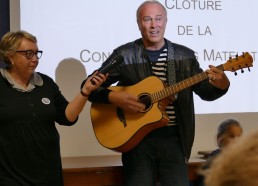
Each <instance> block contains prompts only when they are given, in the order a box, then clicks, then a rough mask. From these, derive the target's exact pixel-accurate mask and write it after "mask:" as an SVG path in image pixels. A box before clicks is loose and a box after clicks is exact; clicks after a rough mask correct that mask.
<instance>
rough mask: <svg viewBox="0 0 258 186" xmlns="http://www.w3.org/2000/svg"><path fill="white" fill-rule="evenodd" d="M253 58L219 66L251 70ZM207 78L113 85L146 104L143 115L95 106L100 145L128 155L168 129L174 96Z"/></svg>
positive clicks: (94, 120) (245, 55)
mask: <svg viewBox="0 0 258 186" xmlns="http://www.w3.org/2000/svg"><path fill="white" fill-rule="evenodd" d="M252 63H253V58H252V56H251V55H250V54H249V53H248V52H246V53H243V55H241V56H237V57H236V58H231V59H229V60H228V61H227V62H226V63H225V64H222V65H219V66H217V68H219V69H221V70H223V71H231V72H235V71H237V70H239V69H241V70H243V68H248V70H249V71H250V69H249V67H252V66H253V65H252ZM235 73H236V72H235ZM207 78H208V75H207V73H206V72H202V73H199V74H197V75H195V76H193V77H191V78H188V79H185V80H183V81H181V82H179V83H176V84H174V85H171V86H168V85H166V84H165V83H164V82H162V81H161V80H160V79H159V78H158V77H156V76H150V77H147V78H146V79H144V80H142V81H140V82H139V83H137V84H135V85H133V86H111V87H109V89H111V90H113V91H125V92H127V93H130V94H132V95H135V96H137V97H138V98H139V101H140V102H142V103H144V104H145V105H146V109H145V110H144V111H143V112H139V113H137V114H135V113H130V112H127V111H124V110H122V109H121V108H119V107H116V106H115V105H113V104H100V103H92V105H91V109H90V114H91V120H92V125H93V130H94V133H95V135H96V138H97V140H98V142H99V143H100V144H101V145H102V146H104V147H106V148H108V149H111V150H114V151H118V152H127V151H129V150H131V149H132V148H134V147H135V146H136V145H137V144H138V143H139V142H140V141H141V140H142V139H143V138H144V137H145V136H146V135H147V134H148V133H149V132H151V131H152V130H154V129H156V128H159V127H163V126H166V125H167V124H168V121H169V119H168V116H167V114H166V112H165V108H166V106H167V105H168V104H169V102H170V99H169V97H171V96H172V95H174V94H176V93H178V92H179V91H181V90H183V89H185V88H188V87H190V86H192V85H195V84H197V83H199V82H201V81H203V80H205V79H207Z"/></svg>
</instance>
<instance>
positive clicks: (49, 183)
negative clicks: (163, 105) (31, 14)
mask: <svg viewBox="0 0 258 186" xmlns="http://www.w3.org/2000/svg"><path fill="white" fill-rule="evenodd" d="M42 53H43V52H42V51H41V50H39V49H38V46H37V39H36V37H35V36H33V35H31V34H30V33H28V32H25V31H18V32H8V33H7V34H5V35H4V36H3V38H2V40H1V41H0V60H1V61H3V62H4V63H5V66H4V67H3V68H1V69H0V185H1V186H18V185H19V186H25V185H26V186H28V185H41V186H62V185H63V178H62V167H61V156H60V144H59V134H58V131H57V129H56V127H55V122H56V123H58V124H60V125H67V126H70V125H73V124H75V123H76V121H77V119H78V115H79V113H80V112H81V111H82V109H83V107H84V105H85V103H86V101H87V100H88V96H89V94H90V93H91V91H92V90H95V89H96V88H98V87H99V86H100V84H102V83H103V82H104V81H105V80H106V78H107V76H104V75H103V74H99V75H98V76H96V73H97V72H96V73H94V74H93V76H94V78H89V79H90V80H88V81H86V82H85V84H84V85H83V86H82V89H81V92H79V93H78V95H77V96H76V97H75V98H74V99H73V100H72V101H71V102H70V103H69V102H68V101H67V100H66V99H65V98H64V96H63V95H62V94H61V92H60V90H59V88H58V86H57V84H56V83H55V82H54V81H53V80H52V79H51V78H50V77H48V76H47V75H45V74H42V73H39V72H36V71H35V69H36V68H37V66H38V63H39V58H40V57H41V55H42ZM92 81H93V82H94V83H92Z"/></svg>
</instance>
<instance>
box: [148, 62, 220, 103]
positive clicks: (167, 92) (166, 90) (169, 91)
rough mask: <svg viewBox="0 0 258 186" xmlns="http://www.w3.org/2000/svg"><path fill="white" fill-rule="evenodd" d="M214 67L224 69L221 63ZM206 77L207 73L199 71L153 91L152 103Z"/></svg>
mask: <svg viewBox="0 0 258 186" xmlns="http://www.w3.org/2000/svg"><path fill="white" fill-rule="evenodd" d="M216 68H218V69H220V70H223V71H224V69H223V65H219V66H217V67H216ZM207 78H208V75H207V73H206V72H201V73H199V74H196V75H195V76H193V77H190V78H188V79H185V80H183V81H181V82H179V83H176V84H174V85H171V86H168V87H166V88H164V89H163V90H160V91H158V92H155V93H153V94H152V95H151V100H152V103H155V102H157V101H160V100H162V99H164V98H166V97H168V96H171V95H174V94H176V93H178V92H180V91H181V90H184V89H186V88H188V87H191V86H192V85H195V84H197V83H199V82H201V81H203V80H205V79H207Z"/></svg>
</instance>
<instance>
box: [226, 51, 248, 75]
mask: <svg viewBox="0 0 258 186" xmlns="http://www.w3.org/2000/svg"><path fill="white" fill-rule="evenodd" d="M252 66H253V57H252V56H251V55H250V54H249V53H248V52H244V53H243V55H241V56H237V57H236V58H231V59H229V60H227V62H226V63H225V64H223V69H224V71H231V72H235V71H237V70H239V69H241V70H242V69H243V68H248V70H249V71H250V69H249V67H252Z"/></svg>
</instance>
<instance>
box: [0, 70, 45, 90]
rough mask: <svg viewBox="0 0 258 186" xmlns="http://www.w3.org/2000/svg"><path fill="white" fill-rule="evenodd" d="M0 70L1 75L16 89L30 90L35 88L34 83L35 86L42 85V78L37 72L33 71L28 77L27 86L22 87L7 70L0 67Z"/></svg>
mask: <svg viewBox="0 0 258 186" xmlns="http://www.w3.org/2000/svg"><path fill="white" fill-rule="evenodd" d="M0 72H1V74H2V76H3V77H4V78H5V79H6V80H7V81H8V82H9V83H10V84H11V85H12V87H13V88H15V89H16V90H19V91H21V92H30V91H32V90H33V89H34V88H35V85H37V86H42V85H43V80H42V78H41V76H40V75H39V74H38V73H37V72H34V74H33V75H32V76H31V78H30V82H29V85H28V87H27V88H24V87H22V86H21V85H19V84H18V83H16V81H15V80H14V79H13V78H12V76H11V75H10V74H9V72H8V71H7V70H6V69H5V68H1V69H0Z"/></svg>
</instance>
